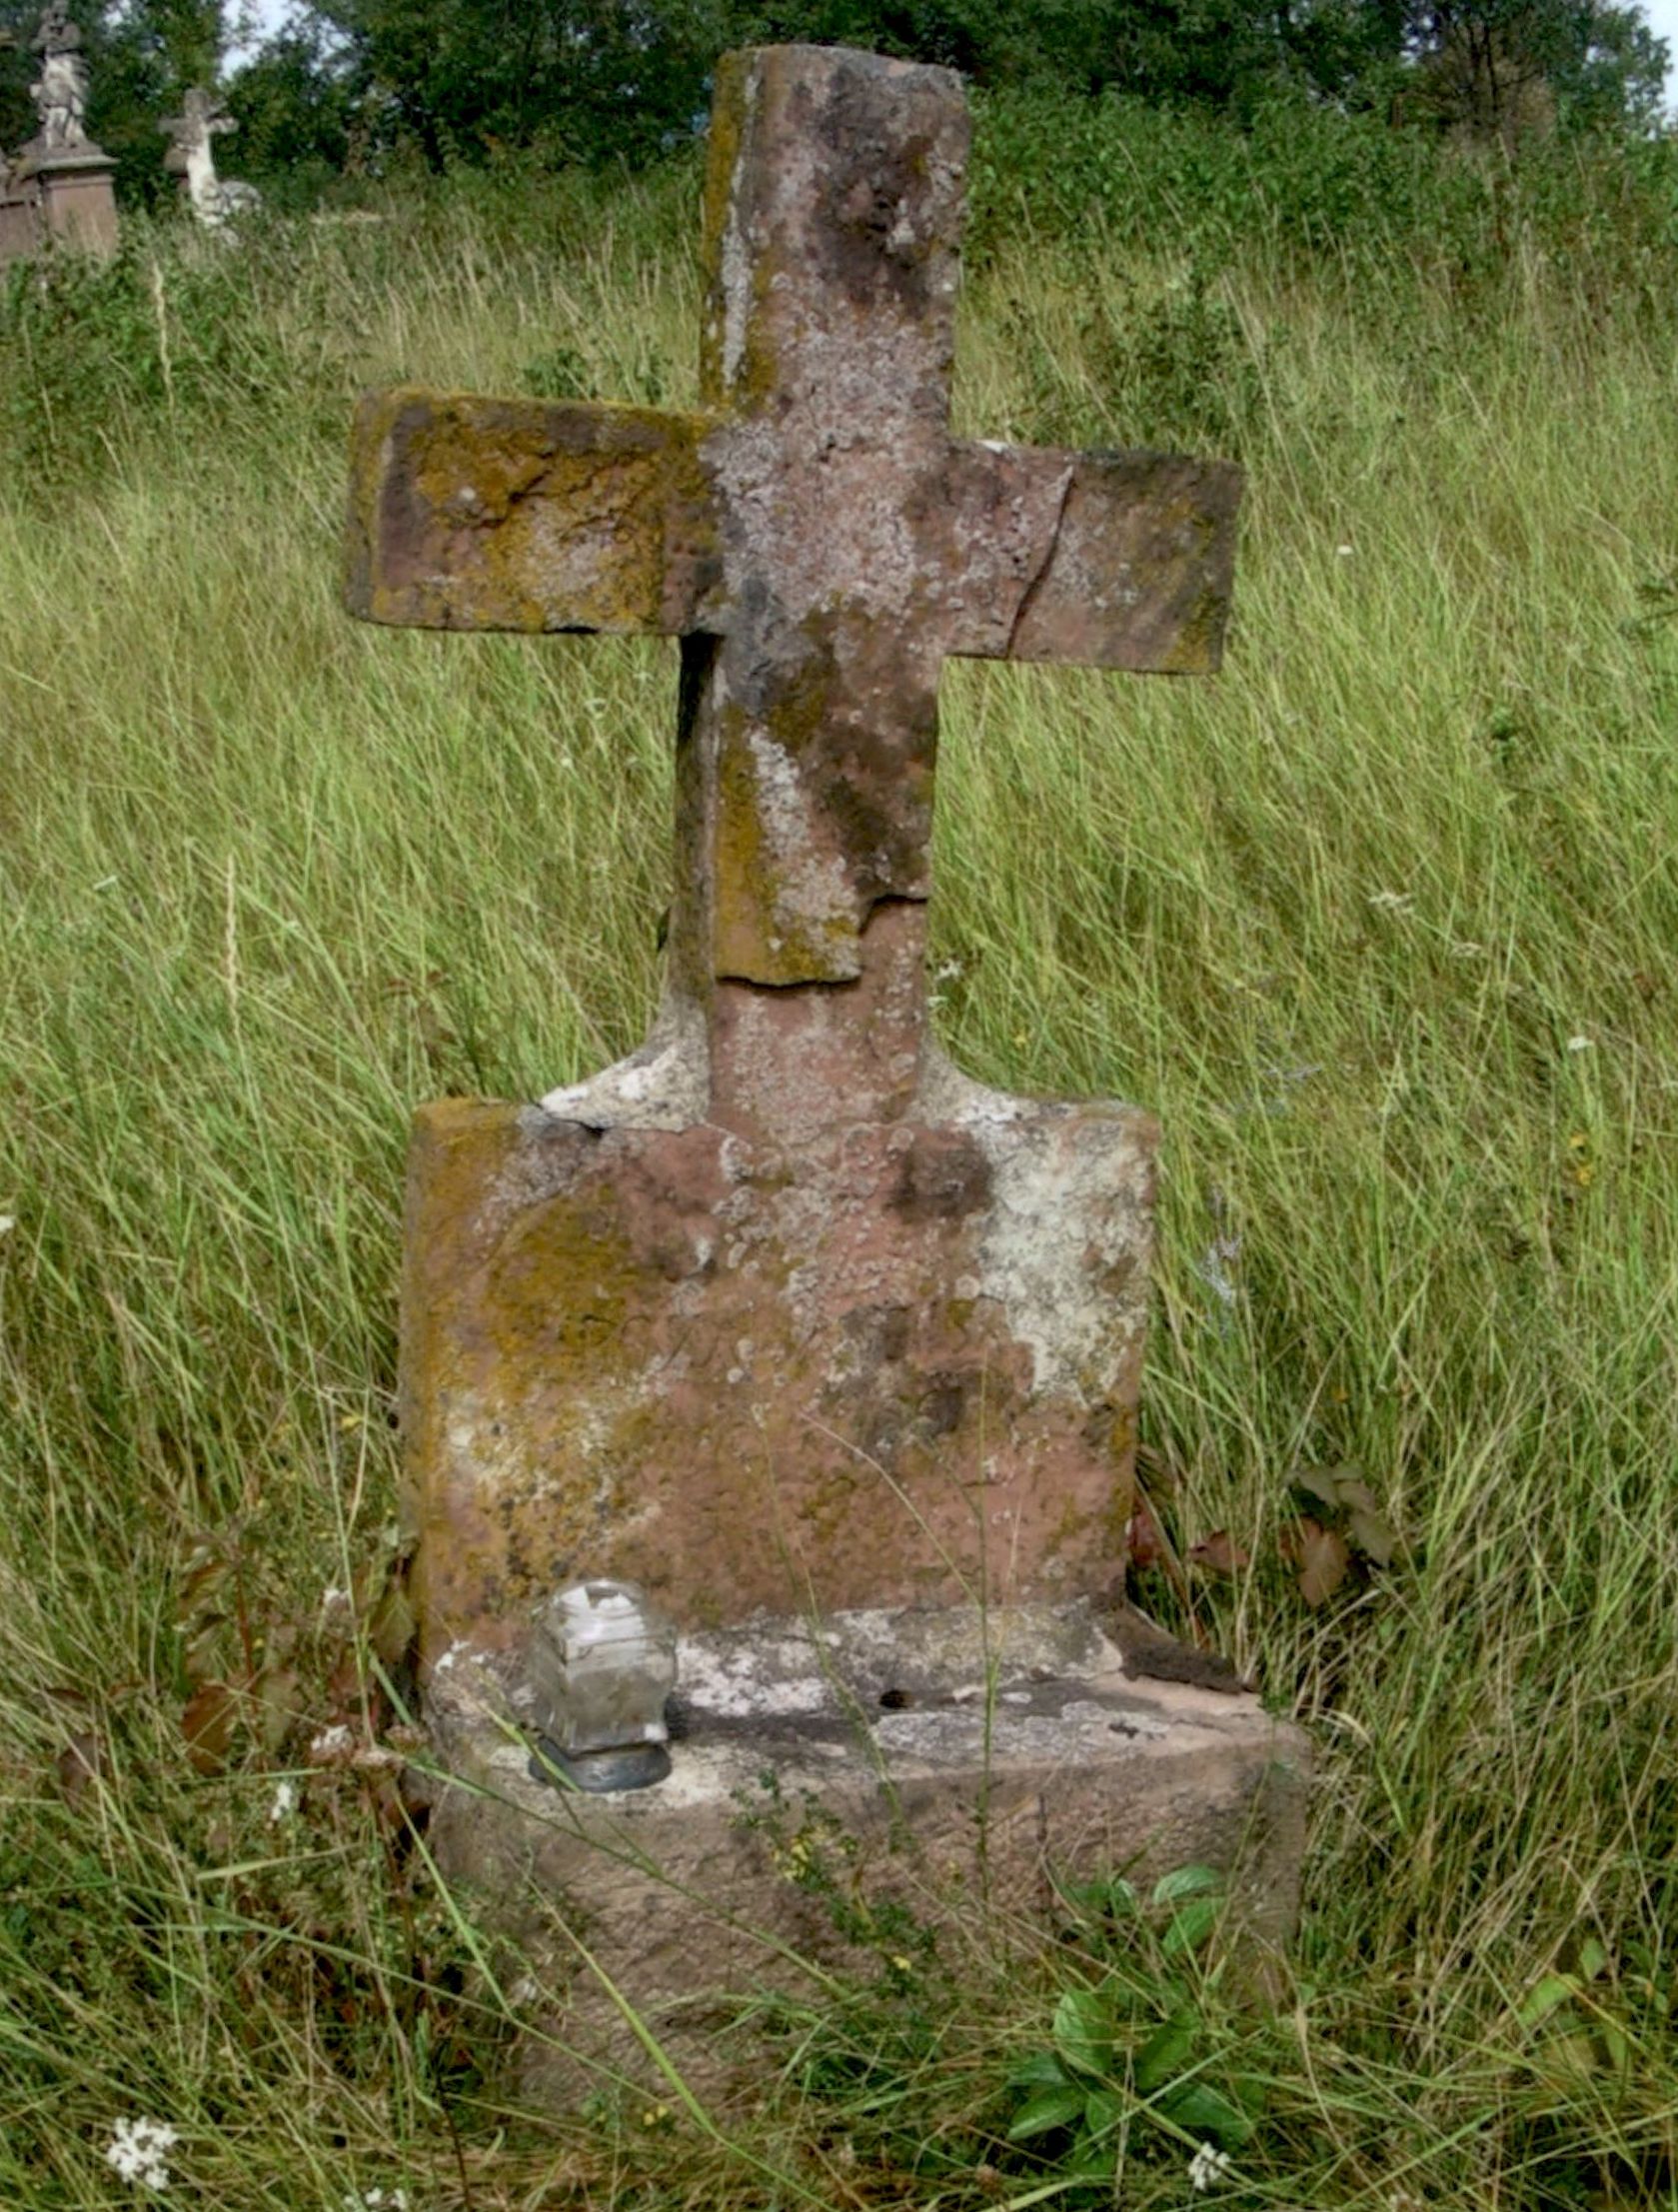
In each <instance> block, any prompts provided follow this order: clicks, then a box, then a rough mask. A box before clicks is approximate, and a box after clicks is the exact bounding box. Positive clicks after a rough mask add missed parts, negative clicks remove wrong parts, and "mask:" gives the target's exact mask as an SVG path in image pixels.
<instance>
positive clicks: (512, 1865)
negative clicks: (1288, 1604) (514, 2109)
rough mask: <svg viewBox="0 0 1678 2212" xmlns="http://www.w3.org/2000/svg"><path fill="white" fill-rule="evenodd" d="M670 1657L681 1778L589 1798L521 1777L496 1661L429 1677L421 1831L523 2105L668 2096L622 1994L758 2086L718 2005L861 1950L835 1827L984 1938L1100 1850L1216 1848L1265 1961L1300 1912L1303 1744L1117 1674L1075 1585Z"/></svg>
mask: <svg viewBox="0 0 1678 2212" xmlns="http://www.w3.org/2000/svg"><path fill="white" fill-rule="evenodd" d="M681 1659H682V1678H683V1688H682V1690H681V1691H680V1692H679V1698H678V1702H677V1705H676V1706H675V1707H673V1714H672V1717H673V1719H674V1720H675V1721H676V1723H677V1730H678V1735H679V1740H677V1741H676V1742H675V1743H674V1744H673V1754H674V1769H673V1772H672V1774H671V1776H670V1779H669V1780H668V1781H666V1782H664V1783H662V1784H659V1785H657V1786H655V1787H653V1788H650V1789H646V1790H639V1791H627V1792H618V1793H612V1794H606V1795H600V1796H590V1795H586V1794H583V1793H581V1792H579V1791H577V1790H575V1789H568V1790H560V1789H556V1788H554V1787H552V1786H550V1785H549V1784H548V1783H546V1782H544V1781H540V1780H538V1779H536V1778H534V1777H533V1774H532V1771H531V1759H532V1751H531V1746H530V1743H529V1741H528V1740H527V1738H526V1736H525V1734H524V1733H523V1730H522V1728H521V1725H520V1718H519V1711H518V1707H519V1706H520V1704H521V1703H526V1704H528V1694H527V1693H526V1692H524V1691H523V1690H522V1689H521V1688H520V1687H518V1686H517V1685H516V1686H515V1687H514V1689H513V1691H512V1693H511V1695H509V1693H508V1690H507V1688H506V1685H505V1681H504V1678H503V1676H502V1675H501V1674H500V1673H499V1672H498V1671H497V1668H496V1665H495V1663H494V1662H493V1661H492V1660H489V1659H486V1658H481V1657H479V1656H478V1655H476V1654H475V1653H474V1652H473V1651H472V1650H470V1649H469V1648H468V1647H466V1646H464V1645H463V1646H460V1647H458V1648H457V1649H456V1650H455V1652H454V1653H453V1654H452V1655H451V1654H446V1655H445V1657H444V1659H443V1661H442V1662H441V1663H440V1664H439V1665H438V1667H437V1668H436V1669H435V1670H434V1673H433V1679H432V1684H431V1690H430V1714H431V1719H432V1726H433V1732H434V1739H435V1741H436V1743H437V1745H438V1750H439V1756H440V1760H441V1771H439V1772H437V1773H435V1774H433V1775H432V1776H431V1777H430V1778H429V1779H428V1780H427V1781H426V1782H425V1784H424V1787H425V1789H426V1791H427V1793H428V1794H429V1795H430V1798H431V1801H432V1812H431V1822H430V1830H429V1840H430V1847H431V1849H432V1850H433V1851H434V1853H435V1855H436V1858H437V1861H438V1864H439V1866H440V1868H441V1870H442V1871H443V1872H444V1874H445V1875H446V1876H448V1877H450V1878H452V1879H453V1880H455V1881H457V1882H459V1883H461V1884H462V1885H464V1887H465V1889H466V1890H467V1891H468V1892H469V1893H471V1894H472V1895H473V1897H474V1898H475V1899H476V1905H475V1910H476V1912H477V1913H478V1915H479V1917H480V1920H481V1924H487V1925H488V1926H490V1927H491V1928H492V1929H493V1930H494V1931H495V1932H496V1934H497V1935H498V1936H499V1937H500V1938H502V1939H503V1940H504V1942H505V1944H506V1945H507V1946H508V1953H507V1955H508V1957H509V1959H510V1961H511V1963H509V1965H508V1967H507V1977H508V1985H509V1986H511V1987H513V1988H514V1989H516V1990H517V1991H518V1992H519V1994H520V1997H521V1998H522V1999H526V2000H528V2003H527V2004H526V2006H525V2008H524V2011H525V2018H526V2021H527V2025H526V2027H525V2029H524V2031H523V2034H522V2039H521V2042H520V2045H519V2048H518V2052H517V2060H516V2067H517V2072H518V2075H519V2077H520V2081H521V2085H522V2088H523V2091H524V2093H525V2094H526V2095H527V2096H528V2097H530V2098H531V2099H532V2100H534V2101H537V2102H540V2103H544V2104H547V2105H549V2106H554V2107H564V2106H566V2105H569V2104H573V2103H576V2102H579V2101H580V2100H581V2099H583V2098H584V2097H586V2096H588V2095H590V2094H592V2093H594V2092H597V2091H600V2090H602V2089H607V2090H610V2089H611V2088H612V2087H613V2086H614V2085H615V2084H633V2085H636V2086H637V2087H638V2088H641V2089H651V2090H653V2091H654V2092H656V2093H658V2094H659V2095H661V2096H664V2097H666V2098H668V2096H669V2094H670V2084H669V2082H668V2080H667V2079H665V2078H664V2077H663V2075H662V2072H661V2069H660V2067H659V2065H658V2063H657V2061H656V2059H655V2058H654V2057H653V2056H652V2055H651V2054H650V2053H649V2050H648V2048H647V2044H646V2041H645V2040H644V2035H643V2034H638V2033H637V2031H636V2030H635V2029H634V2028H633V2027H632V2026H631V2025H630V2023H629V2021H628V2019H627V2017H626V2010H625V2008H626V2007H630V2008H633V2010H634V2012H635V2013H636V2014H637V2015H638V2017H639V2019H640V2021H641V2023H642V2028H643V2030H644V2031H645V2034H646V2035H650V2036H651V2037H652V2038H654V2039H655V2040H656V2042H657V2045H658V2047H659V2049H660V2051H662V2053H663V2054H664V2056H665V2057H666V2059H667V2060H668V2061H669V2063H670V2064H672V2065H674V2066H675V2067H676V2069H677V2070H678V2071H679V2073H680V2074H681V2076H682V2078H683V2080H684V2081H685V2082H686V2083H687V2084H688V2086H689V2087H690V2088H691V2089H693V2090H694V2091H695V2092H696V2093H697V2094H699V2095H701V2096H703V2097H705V2098H706V2099H707V2100H708V2101H710V2102H711V2103H712V2104H713V2105H714V2106H719V2105H720V2106H721V2107H723V2108H725V2109H726V2108H727V2106H728V2105H729V2103H730V2102H731V2101H732V2100H734V2099H735V2098H737V2097H739V2096H742V2095H745V2094H749V2093H751V2091H752V2090H753V2088H754V2086H755V2085H756V2086H757V2087H760V2088H761V2084H762V2078H763V2071H764V2067H765V2065H766V2063H768V2062H769V2061H768V2060H767V2059H766V2055H765V2052H764V2050H763V2048H762V2047H761V2046H756V2045H755V2044H754V2043H753V2041H752V2039H751V2034H750V2030H749V2029H748V2028H746V2027H742V2026H731V2024H730V2023H731V2022H732V2021H735V2020H736V2019H737V2018H738V2016H739V2015H740V2014H741V2012H742V2011H743V2009H749V2007H750V2002H751V1999H752V1998H753V1996H754V1994H755V1993H756V1994H760V1995H761V1994H762V1993H763V1992H764V1991H766V1990H771V1991H780V1992H783V1993H786V1994H789V1995H793V1996H799V1995H804V1996H807V1997H810V1998H813V1999H814V1998H817V1997H818V1995H819V1976H820V1971H821V1970H822V1969H824V1968H826V1969H828V1970H833V1969H834V1968H836V1967H838V1968H842V1967H843V1966H844V1965H845V1963H846V1959H847V1955H848V1956H851V1957H852V1958H853V1956H854V1954H847V1952H846V1947H845V1944H844V1943H843V1941H841V1940H840V1938H839V1936H838V1935H837V1934H836V1933H835V1930H834V1926H833V1923H832V1919H831V1916H830V1914H829V1911H828V1909H827V1905H826V1903H825V1901H824V1899H823V1898H822V1896H820V1895H819V1894H813V1893H812V1890H811V1888H810V1886H809V1885H808V1882H807V1881H806V1880H804V1879H802V1878H801V1877H802V1876H804V1875H807V1874H808V1872H809V1867H810V1863H811V1862H810V1861H809V1860H808V1859H805V1858H802V1857H801V1851H806V1852H814V1851H818V1850H820V1851H824V1852H826V1853H827V1854H828V1856H829V1857H830V1858H831V1857H832V1855H833V1849H834V1846H835V1844H836V1842H837V1839H838V1838H839V1837H847V1838H851V1839H854V1845H855V1846H856V1847H854V1848H850V1847H845V1846H843V1845H840V1846H839V1859H840V1863H841V1864H842V1867H843V1870H844V1871H843V1877H842V1878H843V1880H844V1881H845V1882H846V1883H847V1884H848V1883H854V1884H855V1889H856V1894H857V1895H858V1896H859V1897H861V1898H863V1899H865V1900H867V1901H869V1902H871V1903H878V1902H881V1901H883V1900H885V1899H893V1900H895V1901H897V1902H899V1903H901V1904H903V1905H905V1906H907V1908H908V1909H909V1910H910V1911H911V1912H913V1913H914V1914H915V1915H916V1917H917V1918H918V1919H920V1920H921V1921H922V1922H923V1923H924V1924H928V1925H931V1926H932V1927H934V1928H935V1929H938V1930H940V1931H941V1932H942V1936H943V1937H944V1938H950V1939H954V1940H956V1941H958V1942H959V1943H962V1944H969V1945H970V1944H972V1943H974V1942H975V1941H976V1942H981V1943H982V1944H983V1946H984V1948H985V1949H986V1951H987V1952H989V1953H990V1954H991V1955H995V1954H996V1953H997V1952H1000V1953H1001V1954H1002V1955H1004V1956H1008V1955H1013V1954H1016V1953H1017V1954H1019V1955H1021V1956H1024V1955H1026V1954H1028V1953H1029V1952H1031V1951H1032V1950H1034V1949H1037V1948H1040V1946H1041V1945H1042V1944H1043V1942H1044V1941H1045V1940H1048V1939H1049V1938H1050V1937H1051V1936H1052V1934H1053V1931H1054V1928H1055V1925H1056V1922H1057V1918H1059V1919H1063V1918H1064V1908H1063V1907H1059V1908H1057V1905H1056V1900H1057V1898H1058V1897H1061V1896H1063V1894H1064V1886H1065V1884H1067V1883H1068V1882H1079V1881H1088V1880H1091V1879H1093V1878H1095V1877H1096V1876H1098V1875H1103V1874H1109V1873H1112V1872H1115V1871H1118V1870H1125V1871H1127V1872H1129V1873H1130V1874H1131V1875H1132V1876H1133V1878H1136V1879H1138V1880H1151V1879H1153V1878H1155V1877H1157V1876H1158V1875H1159V1874H1161V1873H1163V1872H1166V1871H1168V1870H1169V1869H1171V1868H1173V1867H1177V1866H1183V1865H1210V1866H1214V1867H1217V1868H1219V1869H1221V1870H1223V1871H1224V1872H1225V1873H1226V1874H1227V1875H1228V1877H1229V1882H1230V1894H1231V1899H1232V1908H1233V1910H1234V1912H1235V1913H1236V1914H1237V1916H1238V1925H1239V1928H1240V1931H1241V1940H1242V1943H1243V1946H1244V1953H1245V1955H1246V1956H1247V1957H1248V1958H1249V1959H1250V1960H1251V1961H1252V1964H1253V1967H1254V1970H1255V1973H1256V1974H1257V1976H1258V1977H1259V1978H1262V1976H1263V1972H1264V1967H1265V1962H1266V1961H1267V1960H1268V1959H1270V1958H1271V1957H1273V1956H1274V1955H1275V1953H1276V1952H1278V1951H1279V1949H1280V1947H1281V1945H1282V1944H1283V1943H1284V1942H1285V1941H1286V1939H1287V1938H1288V1936H1289V1934H1290V1933H1291V1931H1292V1927H1293V1923H1294V1919H1295V1915H1296V1911H1297V1905H1298V1890H1299V1871H1300V1858H1301V1852H1302V1848H1303V1839H1304V1824H1305V1801H1306V1791H1307V1786H1308V1777H1309V1763H1310V1759H1309V1751H1308V1747H1307V1745H1306V1742H1305V1739H1304V1738H1303V1736H1302V1735H1301V1733H1300V1732H1299V1730H1298V1729H1296V1728H1294V1727H1292V1726H1291V1725H1289V1724H1288V1723H1286V1722H1282V1721H1278V1720H1275V1719H1273V1718H1272V1717H1270V1716H1269V1715H1267V1714H1266V1713H1265V1712H1264V1711H1263V1710H1262V1709H1261V1708H1260V1706H1259V1704H1258V1701H1257V1700H1256V1698H1254V1697H1251V1696H1249V1695H1245V1694H1241V1693H1235V1694H1228V1693H1222V1692H1219V1691H1215V1690H1212V1689H1207V1688H1200V1687H1197V1686H1189V1685H1186V1684H1179V1683H1168V1682H1162V1681H1156V1680H1152V1679H1144V1678H1140V1677H1136V1676H1132V1675H1131V1674H1129V1673H1127V1672H1126V1670H1125V1664H1124V1660H1123V1657H1122V1655H1121V1653H1120V1652H1119V1650H1118V1648H1117V1647H1116V1645H1115V1644H1114V1643H1113V1642H1112V1641H1111V1640H1110V1639H1109V1638H1108V1636H1107V1635H1106V1634H1105V1633H1104V1632H1103V1631H1102V1629H1101V1627H1100V1625H1099V1621H1098V1617H1097V1614H1096V1611H1095V1609H1094V1608H1093V1607H1092V1606H1090V1605H1089V1604H1088V1603H1078V1604H1073V1605H1070V1606H1055V1607H1047V1606H1042V1607H1035V1606H1033V1607H1024V1608H1019V1609H1017V1610H1011V1611H1001V1612H997V1613H994V1614H988V1615H981V1614H979V1613H978V1612H977V1611H975V1610H972V1609H970V1608H953V1609H947V1610H941V1611H927V1612H914V1611H907V1612H905V1611H859V1612H852V1613H843V1614H834V1615H830V1616H829V1617H828V1618H827V1619H826V1620H825V1621H824V1622H822V1623H821V1624H820V1625H818V1626H812V1625H810V1624H807V1623H804V1622H799V1621H788V1620H780V1621H769V1622H763V1623H759V1624H757V1625H755V1626H751V1627H747V1628H742V1629H735V1630H722V1631H716V1632H712V1633H706V1634H699V1635H693V1636H689V1637H687V1638H685V1639H684V1641H683V1644H682V1648H681ZM801 1834H803V1835H804V1836H805V1837H806V1839H807V1841H806V1843H805V1844H804V1845H803V1846H801V1845H800V1843H799V1841H798V1838H799V1836H800V1835H801ZM591 1962H594V1963H591ZM876 1963H877V1962H876ZM596 1964H598V1966H599V1967H600V1968H602V1969H604V1975H603V1974H602V1973H600V1972H597V1971H596V1970H595V1965H596ZM605 1975H609V1976H610V1977H611V1981H612V1982H613V1984H615V1986H616V1989H617V1992H618V1995H617V1996H616V1997H615V1996H614V1995H613V1994H612V1993H611V1991H610V1990H609V1989H608V1987H607V1986H606V1981H605V1978H604V1976H605ZM743 2000H744V2005H743Z"/></svg>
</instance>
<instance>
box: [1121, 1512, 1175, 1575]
mask: <svg viewBox="0 0 1678 2212" xmlns="http://www.w3.org/2000/svg"><path fill="white" fill-rule="evenodd" d="M1124 1551H1125V1556H1126V1558H1127V1559H1128V1560H1129V1562H1130V1564H1131V1565H1132V1566H1133V1567H1139V1568H1141V1569H1143V1570H1144V1571H1145V1570H1146V1569H1147V1568H1148V1567H1158V1566H1163V1565H1164V1564H1165V1561H1166V1558H1167V1556H1168V1554H1167V1551H1166V1548H1165V1539H1164V1537H1163V1536H1162V1535H1161V1534H1160V1532H1159V1523H1158V1521H1156V1520H1155V1519H1154V1517H1153V1510H1152V1508H1151V1506H1149V1505H1147V1504H1145V1503H1144V1502H1143V1501H1142V1500H1141V1499H1138V1500H1137V1502H1136V1509H1135V1511H1134V1512H1133V1513H1132V1514H1131V1515H1130V1525H1129V1527H1128V1528H1127V1529H1126V1530H1125V1534H1124Z"/></svg>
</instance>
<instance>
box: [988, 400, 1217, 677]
mask: <svg viewBox="0 0 1678 2212" xmlns="http://www.w3.org/2000/svg"><path fill="white" fill-rule="evenodd" d="M1241 481H1242V479H1241V471H1240V470H1239V469H1238V468H1237V467H1236V466H1235V465H1234V464H1233V463H1232V462H1228V461H1191V460H1186V459H1184V457H1183V456H1182V455H1180V454H1170V453H1063V452H1056V451H1054V450H1052V449H1050V448H1048V447H1044V446H996V445H990V444H988V443H986V444H965V443H959V442H958V443H956V444H954V445H952V447H951V449H950V468H949V475H948V481H947V496H948V502H949V512H950V516H951V526H952V528H953V531H954V545H953V548H952V554H953V559H952V561H951V564H950V571H949V575H950V582H949V586H948V590H949V592H950V594H951V595H952V596H951V599H950V603H949V621H948V631H947V635H946V643H945V648H944V650H945V651H946V652H948V653H958V654H963V655H967V656H969V657H971V658H974V659H978V660H987V661H1063V662H1075V663H1081V664H1082V665H1084V666H1085V667H1089V668H1110V669H1133V670H1136V671H1139V672H1144V673H1146V672H1157V673H1160V674H1165V675H1181V676H1188V675H1200V674H1207V673H1210V672H1211V671H1213V670H1215V669H1216V668H1217V666H1218V663H1219V661H1220V660H1221V658H1222V654H1223V632H1224V625H1225V623H1226V621H1227V619H1228V614H1229V600H1230V593H1231V589H1232V587H1233V582H1234V572H1235V513H1236V509H1237V507H1238V506H1239V504H1240V498H1241Z"/></svg>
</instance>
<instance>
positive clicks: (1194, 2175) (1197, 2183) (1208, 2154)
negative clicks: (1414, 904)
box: [1188, 2143, 1229, 2195]
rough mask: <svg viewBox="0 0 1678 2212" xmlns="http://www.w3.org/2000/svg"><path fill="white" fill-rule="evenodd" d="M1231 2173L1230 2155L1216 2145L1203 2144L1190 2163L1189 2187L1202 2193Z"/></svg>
mask: <svg viewBox="0 0 1678 2212" xmlns="http://www.w3.org/2000/svg"><path fill="white" fill-rule="evenodd" d="M1228 2171H1229V2153H1228V2152H1227V2151H1220V2150H1219V2149H1218V2147H1217V2145H1216V2144H1215V2143H1202V2144H1201V2145H1200V2148H1199V2149H1198V2150H1197V2151H1196V2152H1195V2153H1194V2156H1193V2157H1192V2158H1191V2159H1190V2160H1189V2162H1188V2186H1189V2187H1190V2188H1191V2189H1193V2190H1196V2191H1198V2192H1200V2193H1201V2194H1202V2195H1203V2194H1204V2193H1205V2191H1206V2190H1208V2189H1210V2188H1211V2187H1213V2185H1214V2184H1215V2183H1217V2182H1219V2181H1221V2180H1222V2179H1223V2177H1224V2175H1225V2174H1226V2173H1228Z"/></svg>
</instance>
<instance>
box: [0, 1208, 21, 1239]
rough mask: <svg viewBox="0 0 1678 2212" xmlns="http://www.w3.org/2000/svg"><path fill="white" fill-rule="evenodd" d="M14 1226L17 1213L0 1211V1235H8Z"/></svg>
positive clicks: (15, 1225)
mask: <svg viewBox="0 0 1678 2212" xmlns="http://www.w3.org/2000/svg"><path fill="white" fill-rule="evenodd" d="M16 1227H17V1215H16V1214H15V1213H0V1236H9V1235H10V1234H11V1233H12V1231H13V1229H14V1228H16Z"/></svg>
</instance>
